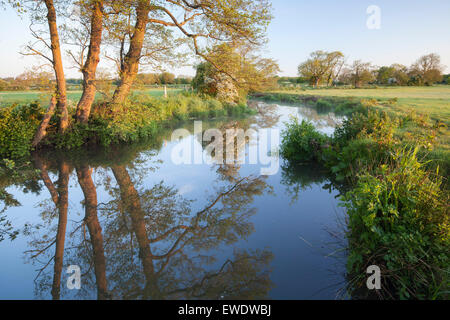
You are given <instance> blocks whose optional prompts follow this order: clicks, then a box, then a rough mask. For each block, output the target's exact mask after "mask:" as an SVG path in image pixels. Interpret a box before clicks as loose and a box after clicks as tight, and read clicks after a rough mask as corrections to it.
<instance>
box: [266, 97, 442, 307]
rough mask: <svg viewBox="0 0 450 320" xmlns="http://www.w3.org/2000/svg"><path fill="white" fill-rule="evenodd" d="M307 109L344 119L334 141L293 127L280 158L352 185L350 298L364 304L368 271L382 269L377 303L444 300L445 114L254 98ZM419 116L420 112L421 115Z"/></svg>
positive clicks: (327, 100)
mask: <svg viewBox="0 0 450 320" xmlns="http://www.w3.org/2000/svg"><path fill="white" fill-rule="evenodd" d="M260 97H261V98H265V99H268V100H272V99H274V98H275V97H281V98H283V99H282V100H283V101H290V102H295V101H299V102H305V103H307V104H310V105H313V106H316V107H317V108H319V109H320V108H323V109H327V108H329V109H330V111H331V110H334V111H336V110H337V111H341V112H343V113H346V114H347V115H348V119H347V120H346V121H345V122H344V124H343V125H342V126H341V127H339V128H337V130H336V132H335V134H334V136H333V137H328V136H325V135H323V134H321V133H319V132H318V131H317V130H316V129H315V128H314V126H313V125H312V124H309V123H307V122H302V123H299V122H296V121H293V122H291V123H290V124H289V125H288V127H287V129H286V131H285V132H284V133H283V143H282V149H281V154H282V156H283V157H284V158H285V159H287V160H288V162H289V163H290V164H291V165H294V166H295V165H297V164H300V163H301V164H304V163H308V162H310V163H321V164H322V165H323V166H324V167H325V168H327V169H328V171H329V173H330V175H332V176H333V179H334V180H336V181H338V182H340V183H346V184H347V185H348V186H350V191H349V192H344V195H343V198H342V200H343V205H344V206H345V207H346V208H347V212H348V217H349V225H348V228H349V233H348V239H349V257H348V274H349V278H350V288H349V289H350V292H351V294H352V295H353V297H365V295H369V294H370V293H369V292H367V291H365V290H362V292H361V291H360V290H359V289H361V288H365V281H366V279H367V274H366V270H367V267H368V266H371V265H377V266H379V267H380V268H381V270H382V275H383V290H381V291H380V292H378V293H379V295H380V297H381V298H387V299H389V298H401V299H444V298H448V287H449V277H448V275H449V272H450V262H449V255H448V251H449V248H450V225H449V209H448V203H449V189H448V181H447V180H446V178H447V176H448V172H449V171H448V162H449V156H448V150H449V149H448V148H449V143H448V127H447V123H448V118H446V116H445V115H446V114H447V113H448V107H447V109H446V110H441V111H440V112H439V114H441V115H442V118H434V119H433V117H437V115H435V116H433V117H431V116H430V115H429V113H421V112H419V111H417V109H415V108H413V107H412V105H410V107H409V108H407V109H403V108H405V106H402V107H399V106H398V103H399V101H398V99H394V98H390V97H389V99H388V100H386V99H375V98H367V97H366V98H355V97H352V98H350V97H342V96H341V97H334V96H333V97H331V96H326V97H319V96H313V95H309V94H305V95H298V94H297V95H295V94H292V93H270V94H267V95H262V96H260ZM420 111H422V112H423V110H420Z"/></svg>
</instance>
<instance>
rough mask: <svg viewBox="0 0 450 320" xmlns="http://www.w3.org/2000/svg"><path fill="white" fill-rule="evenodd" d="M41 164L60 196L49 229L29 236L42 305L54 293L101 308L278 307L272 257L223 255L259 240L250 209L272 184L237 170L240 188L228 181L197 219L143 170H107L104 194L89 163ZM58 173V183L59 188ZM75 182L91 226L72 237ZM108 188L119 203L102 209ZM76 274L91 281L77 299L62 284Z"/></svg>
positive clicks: (49, 205)
mask: <svg viewBox="0 0 450 320" xmlns="http://www.w3.org/2000/svg"><path fill="white" fill-rule="evenodd" d="M34 163H35V166H36V167H37V168H38V169H39V170H40V179H41V181H43V183H44V185H45V187H46V188H47V190H48V191H49V193H50V195H51V201H46V202H45V203H43V204H42V205H41V206H42V208H43V211H42V212H41V219H42V223H38V224H35V225H32V226H28V227H27V228H25V233H26V234H27V235H29V236H30V237H31V240H30V243H29V244H30V250H28V251H27V252H26V257H27V258H28V259H29V260H30V261H31V262H32V263H33V264H35V265H38V266H39V270H38V271H37V277H36V287H35V289H36V295H37V296H39V297H45V296H46V295H48V291H49V290H50V292H51V296H52V298H53V299H60V298H64V297H69V298H80V299H83V298H91V297H92V294H93V292H96V293H97V298H98V299H259V298H261V299H264V298H267V297H268V292H269V290H270V289H271V286H272V284H271V281H270V270H269V263H270V261H271V259H272V254H271V253H270V252H269V251H265V250H255V251H251V250H248V251H245V250H239V249H235V251H234V254H233V255H232V257H224V256H223V254H220V253H219V250H220V249H221V248H223V247H232V246H233V245H234V244H236V243H237V242H238V241H240V240H242V239H245V238H247V237H248V236H249V235H250V234H251V233H252V232H253V225H252V223H251V221H250V217H251V216H252V215H253V214H254V213H255V210H254V209H253V208H251V206H250V204H251V203H252V201H253V198H254V197H255V196H258V195H261V194H263V193H264V192H265V191H266V190H267V189H268V187H267V184H266V182H265V180H264V179H263V178H260V177H244V178H241V177H239V176H238V174H239V173H238V171H239V170H231V168H228V169H230V170H225V172H233V175H234V176H233V179H226V175H223V174H220V175H219V177H220V179H221V180H222V182H223V183H221V184H219V183H218V184H217V185H221V187H217V188H216V189H215V190H214V193H213V194H211V195H210V196H205V198H204V199H201V202H202V203H204V207H203V208H202V209H201V210H196V209H194V208H193V207H194V203H193V201H191V200H188V199H186V198H184V197H183V196H181V195H180V194H179V193H178V190H177V189H175V188H174V187H170V186H167V185H166V184H165V183H164V182H160V183H158V184H156V185H154V186H153V187H151V188H147V187H146V186H144V185H143V183H142V182H140V181H142V177H141V176H140V172H141V170H130V169H129V168H132V166H133V165H132V164H131V167H130V166H128V167H127V165H125V164H116V165H112V166H108V168H106V169H105V168H101V167H98V168H97V169H96V170H97V171H99V172H102V174H101V176H102V179H100V180H101V182H97V186H96V183H94V179H93V177H92V174H93V168H92V167H90V166H89V165H88V164H86V162H84V163H83V164H79V163H72V164H68V162H67V161H66V160H61V159H56V163H55V159H50V160H49V159H44V158H41V157H39V156H38V155H35V157H34ZM220 169H221V170H222V171H223V169H224V168H223V167H221V168H220ZM49 171H51V172H54V173H55V174H57V175H58V181H57V183H56V185H55V184H54V183H53V182H52V180H51V179H50V175H49V173H48V172H49ZM75 173H76V174H75ZM111 173H112V174H111ZM71 176H72V177H73V178H75V177H76V180H77V182H78V184H79V186H80V187H81V190H82V192H83V196H84V201H83V206H84V218H83V219H82V221H80V222H73V223H72V225H71V226H70V227H67V225H68V211H69V210H68V209H69V195H68V191H69V177H71ZM228 178H229V177H228ZM99 186H101V187H102V188H103V189H104V190H106V191H107V193H108V195H109V197H110V199H109V201H107V202H106V203H99V202H98V200H97V190H96V189H97V188H98V187H99ZM102 194H103V193H102ZM71 216H72V215H71ZM73 219H74V220H76V219H75V218H73ZM70 221H71V220H70ZM70 224H71V223H69V225H70ZM67 229H69V230H67ZM41 230H45V232H44V233H42V232H41ZM222 260H223V261H222ZM52 264H53V270H51V265H52ZM72 264H74V265H79V266H80V267H81V270H82V271H83V272H84V273H83V275H82V289H81V290H79V291H77V292H76V294H75V296H73V293H72V292H70V291H69V290H68V289H67V288H66V285H65V282H64V281H62V278H63V273H64V270H65V269H64V267H67V266H69V265H72Z"/></svg>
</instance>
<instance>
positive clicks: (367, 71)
mask: <svg viewBox="0 0 450 320" xmlns="http://www.w3.org/2000/svg"><path fill="white" fill-rule="evenodd" d="M350 80H351V82H352V84H353V85H354V86H355V88H361V87H362V86H363V85H365V84H367V83H369V82H371V81H373V80H374V74H373V73H372V64H371V63H370V62H362V61H361V60H356V61H355V62H353V65H352V66H351V68H350Z"/></svg>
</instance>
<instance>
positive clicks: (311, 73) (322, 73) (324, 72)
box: [298, 50, 344, 87]
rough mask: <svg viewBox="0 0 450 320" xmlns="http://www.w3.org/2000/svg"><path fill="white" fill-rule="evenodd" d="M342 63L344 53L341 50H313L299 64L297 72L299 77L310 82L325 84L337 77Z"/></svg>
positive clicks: (315, 84)
mask: <svg viewBox="0 0 450 320" xmlns="http://www.w3.org/2000/svg"><path fill="white" fill-rule="evenodd" d="M343 64H344V55H343V54H342V52H339V51H335V52H326V51H321V50H319V51H314V52H313V53H311V55H310V58H309V59H308V60H306V61H305V62H304V63H302V64H301V65H299V67H298V73H299V75H300V76H301V77H305V78H307V79H309V80H310V83H311V84H312V85H314V86H315V87H318V86H319V84H320V83H321V82H325V83H326V84H327V85H330V84H332V82H333V81H334V80H335V79H336V78H337V77H338V75H339V72H340V70H341V68H342V66H343Z"/></svg>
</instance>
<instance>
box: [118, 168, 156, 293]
mask: <svg viewBox="0 0 450 320" xmlns="http://www.w3.org/2000/svg"><path fill="white" fill-rule="evenodd" d="M111 169H112V172H113V174H114V177H115V179H116V181H117V184H118V185H119V188H120V197H121V200H122V203H123V205H124V208H125V210H126V211H127V212H128V213H129V214H130V217H131V223H132V226H133V230H134V234H135V235H136V239H137V242H138V245H139V257H140V259H141V261H142V266H143V268H144V274H145V278H146V286H145V291H144V297H145V298H148V297H152V298H154V299H156V298H160V293H159V289H158V286H157V283H156V280H157V279H156V276H155V271H154V266H153V254H152V252H151V248H150V240H149V239H148V234H147V229H146V228H145V219H144V212H143V210H142V207H141V201H140V198H139V194H138V192H137V191H136V188H135V187H134V185H133V182H132V181H131V178H130V175H129V174H128V172H127V170H126V168H125V167H124V166H113V167H112V168H111Z"/></svg>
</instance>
